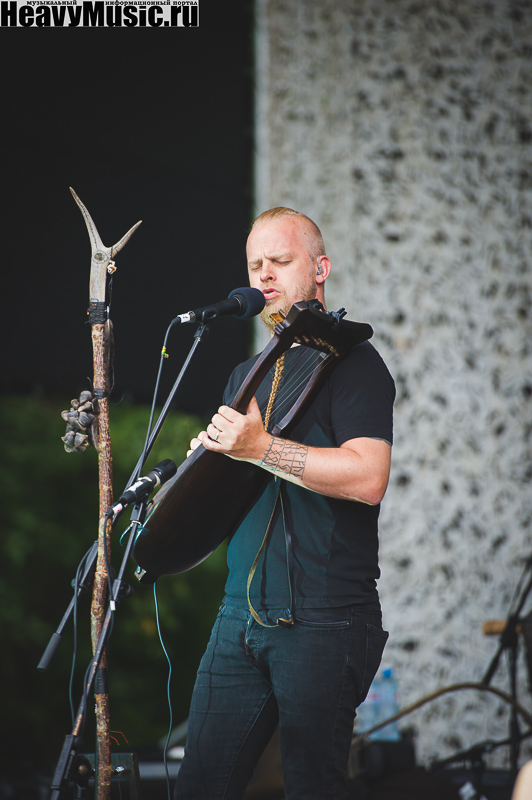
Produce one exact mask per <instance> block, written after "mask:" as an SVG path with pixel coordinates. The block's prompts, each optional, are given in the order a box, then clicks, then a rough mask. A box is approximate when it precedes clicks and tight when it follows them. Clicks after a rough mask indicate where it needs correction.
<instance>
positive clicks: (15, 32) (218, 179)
mask: <svg viewBox="0 0 532 800" xmlns="http://www.w3.org/2000/svg"><path fill="white" fill-rule="evenodd" d="M200 11H201V14H200V26H199V27H198V28H188V29H186V28H171V29H170V28H156V29H155V28H154V29H146V28H144V29H136V28H135V29H131V28H129V29H125V28H112V29H104V28H98V29H88V28H85V29H66V28H64V29H61V28H57V29H42V28H41V29H37V28H27V29H22V28H4V29H2V30H1V31H0V33H1V38H2V44H1V49H0V65H1V71H2V75H3V80H2V84H3V85H2V105H3V108H4V123H3V126H2V134H1V135H2V139H3V146H2V152H3V177H2V185H3V189H2V194H3V196H4V203H3V212H2V217H3V226H2V227H3V235H2V282H3V292H2V295H3V306H4V313H3V315H2V320H3V327H4V335H3V342H4V346H3V366H2V371H1V386H2V389H3V390H4V391H8V392H22V393H27V392H37V393H44V394H46V395H53V396H58V395H59V396H64V397H65V400H69V399H70V398H71V397H73V396H75V395H77V394H78V393H79V391H80V390H81V389H83V388H86V386H87V380H86V378H87V376H89V375H92V362H91V345H90V335H89V328H88V327H87V325H86V324H85V322H86V309H87V305H88V296H89V273H90V254H91V251H90V242H89V237H88V234H87V230H86V228H85V223H84V221H83V217H82V215H81V213H80V211H79V209H78V207H77V206H76V204H75V203H74V200H73V199H72V197H71V194H70V192H69V189H68V187H69V186H72V187H73V188H74V189H75V191H76V192H77V194H78V195H79V196H80V198H81V200H82V201H83V202H84V203H85V205H86V206H87V208H88V210H89V212H90V214H91V215H92V217H93V220H94V222H95V224H96V226H97V228H98V231H99V233H100V236H101V238H102V240H103V242H104V244H105V245H106V246H110V245H111V244H114V243H115V242H116V241H118V240H119V239H120V238H121V237H122V236H123V234H124V233H125V232H126V231H127V230H128V229H129V228H130V227H131V226H132V225H133V224H134V223H135V222H137V221H138V220H139V219H142V220H143V222H142V225H141V226H140V228H139V229H138V231H137V232H136V233H135V234H134V236H133V237H132V239H131V240H130V241H129V243H128V244H127V245H126V246H125V248H124V249H123V250H122V252H121V253H120V254H119V255H118V256H117V258H116V264H117V272H116V274H115V277H114V281H113V302H112V307H111V318H112V320H113V323H114V328H115V350H116V352H115V390H114V392H113V398H114V401H115V402H119V401H121V400H122V401H131V402H139V401H142V402H146V401H149V400H150V399H151V395H152V390H153V384H154V379H155V374H156V371H157V366H158V361H159V354H160V351H161V346H162V343H163V338H164V333H165V331H166V328H167V326H168V324H169V322H170V320H171V319H172V318H173V317H174V316H176V314H178V313H182V312H185V311H187V310H189V309H190V308H194V307H197V306H202V305H205V304H207V303H210V302H214V301H216V300H219V299H222V298H224V297H226V296H227V294H228V293H229V292H230V291H231V290H232V289H233V288H235V287H238V286H242V285H246V270H245V255H244V243H245V237H246V233H247V229H248V227H249V222H250V213H251V212H250V208H251V181H252V178H251V172H252V170H251V159H252V118H253V113H252V83H253V81H252V34H253V20H252V13H251V11H252V4H251V3H249V2H245V1H244V2H243V1H242V0H239V1H238V2H233V3H232V4H230V5H229V6H228V4H226V3H220V2H217V1H216V0H202V2H201V4H200ZM194 331H195V326H192V325H187V326H182V327H181V328H179V327H176V328H174V332H173V333H172V336H171V339H170V343H169V348H168V350H169V353H170V359H169V361H168V362H167V363H166V367H165V376H166V383H165V388H168V387H169V386H170V385H171V383H172V382H173V380H174V378H175V376H176V375H177V373H178V371H179V368H180V367H181V364H182V362H183V360H184V358H185V354H186V353H187V352H188V349H189V347H190V345H191V344H192V341H193V333H194ZM250 338H251V326H250V323H244V322H241V321H238V320H235V319H225V320H218V321H216V322H215V323H213V326H212V329H211V335H210V337H209V340H208V341H207V342H206V343H205V344H204V345H202V346H201V348H200V352H199V353H198V354H197V356H196V358H195V360H194V364H193V367H192V369H191V371H190V373H189V374H188V376H187V379H186V382H185V384H184V386H183V389H182V391H181V393H180V395H179V397H178V402H177V407H178V408H181V409H183V410H187V411H197V412H201V413H209V412H210V411H211V410H212V409H213V408H215V407H216V405H217V404H218V401H219V398H220V394H221V391H222V389H223V385H224V383H225V380H226V378H227V376H228V374H229V372H230V370H231V368H232V367H233V366H234V364H236V363H238V362H239V361H241V360H242V358H244V357H247V355H248V354H249V352H248V351H249V342H250Z"/></svg>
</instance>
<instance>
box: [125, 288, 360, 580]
mask: <svg viewBox="0 0 532 800" xmlns="http://www.w3.org/2000/svg"><path fill="white" fill-rule="evenodd" d="M344 313H345V311H344V310H343V309H342V310H341V311H339V312H336V313H330V312H327V311H325V310H323V306H321V303H319V301H317V300H311V301H307V302H300V303H295V304H294V305H293V306H292V308H291V309H290V311H289V313H288V314H287V316H286V318H285V319H283V320H282V321H281V322H279V323H278V324H277V325H276V327H275V329H274V332H273V336H272V338H271V340H270V342H269V343H268V345H267V346H266V347H265V349H264V350H263V351H262V353H261V354H260V356H259V358H258V359H257V360H256V361H255V363H254V364H253V366H252V368H251V369H250V371H249V373H248V375H247V376H246V378H245V379H244V381H243V383H242V385H241V386H240V388H239V389H238V391H237V393H236V395H235V397H234V398H233V400H232V402H231V408H234V409H236V410H237V411H239V412H240V413H242V414H245V413H246V411H247V408H248V405H249V402H250V400H251V399H252V397H253V396H254V395H256V393H257V390H258V388H259V387H260V385H261V383H262V381H263V380H264V378H265V376H266V375H267V373H268V371H269V370H270V368H271V367H272V365H273V364H274V363H275V362H276V361H277V359H278V358H279V357H280V356H281V355H282V354H283V353H285V352H286V351H287V350H289V348H291V347H292V345H293V344H298V345H302V347H301V354H302V357H303V356H305V355H306V354H310V358H309V357H306V358H305V359H303V360H304V361H305V363H306V364H307V374H306V375H304V379H303V380H300V381H299V384H300V385H299V389H298V390H297V392H296V393H295V396H296V399H295V401H294V402H293V404H292V405H291V407H290V408H289V410H288V411H287V412H286V413H285V414H284V416H283V417H282V419H281V420H280V422H278V423H277V424H276V425H275V426H274V428H273V430H272V431H271V432H272V434H273V435H274V436H281V435H282V436H283V437H286V436H287V435H288V434H289V432H290V430H291V429H292V428H293V427H294V426H295V424H296V423H297V422H298V421H299V420H300V419H301V417H302V416H303V414H304V413H305V410H306V409H307V408H308V407H309V405H310V403H312V400H313V398H314V397H315V395H316V394H317V392H318V391H319V389H320V388H321V387H322V385H323V383H324V381H325V379H326V378H327V376H328V375H329V373H330V372H331V370H332V369H333V368H334V366H335V364H336V363H337V362H338V361H339V359H341V358H342V357H343V356H345V355H346V354H347V353H348V352H349V351H350V350H351V348H352V347H354V346H355V345H357V344H360V343H361V342H364V341H367V340H368V339H370V338H371V336H372V335H373V329H372V328H371V326H370V325H367V324H366V323H362V322H351V321H348V320H344V319H342V316H343V314H344ZM298 355H299V353H298ZM309 373H310V374H309ZM293 399H294V397H293V396H292V397H290V398H288V402H289V403H292V400H293ZM257 400H258V402H259V407H260V408H261V412H262V413H264V411H263V407H261V401H260V399H259V397H258V396H257ZM284 402H285V403H287V401H286V399H285V401H284ZM287 404H288V403H287ZM269 480H271V474H270V473H269V472H267V471H266V470H264V469H261V468H260V467H258V466H257V465H255V464H250V463H248V462H246V461H237V460H235V459H232V458H229V457H227V456H226V455H224V454H222V453H213V452H212V451H210V450H207V449H206V448H205V447H203V445H199V446H198V447H197V448H196V450H194V452H193V453H192V454H191V455H190V456H189V457H188V458H187V459H186V460H185V461H184V462H183V463H182V464H181V466H180V467H179V469H178V471H177V473H176V474H175V476H174V477H173V478H172V479H171V480H169V481H168V482H167V483H166V484H165V485H164V486H163V487H162V488H161V489H160V490H159V492H158V493H157V494H156V495H155V497H154V500H153V504H152V505H151V506H150V508H149V509H148V516H147V518H146V521H145V523H144V527H143V529H142V531H141V533H140V534H139V535H138V536H137V539H136V541H135V544H134V546H133V550H132V555H133V558H134V560H135V561H136V563H137V564H138V567H137V570H136V573H135V575H136V577H137V578H138V580H140V581H141V582H142V583H154V582H155V581H156V580H157V578H158V577H159V576H160V575H173V574H175V573H179V572H186V571H187V570H189V569H192V567H195V566H196V565H197V564H199V563H200V562H201V561H203V560H204V559H206V558H207V557H208V556H209V555H210V554H211V553H212V552H213V551H214V550H215V549H216V548H217V547H218V546H219V545H220V544H221V543H222V542H223V540H224V539H225V538H226V537H227V536H229V535H231V534H232V533H233V532H234V531H235V530H236V529H237V527H238V526H239V524H240V523H241V521H242V520H243V519H244V517H245V515H246V514H247V512H248V511H249V509H250V508H251V506H252V505H253V503H254V501H255V499H256V498H257V497H258V496H259V494H260V492H261V491H262V490H263V488H264V486H265V485H266V483H267V482H268V481H269Z"/></svg>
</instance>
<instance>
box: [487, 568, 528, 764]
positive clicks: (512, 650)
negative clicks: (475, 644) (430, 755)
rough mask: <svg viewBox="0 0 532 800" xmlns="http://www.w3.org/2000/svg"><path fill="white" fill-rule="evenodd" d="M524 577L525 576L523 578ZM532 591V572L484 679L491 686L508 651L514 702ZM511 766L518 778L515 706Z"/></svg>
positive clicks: (508, 619) (511, 741)
mask: <svg viewBox="0 0 532 800" xmlns="http://www.w3.org/2000/svg"><path fill="white" fill-rule="evenodd" d="M531 568H532V558H528V559H527V562H526V567H525V573H524V575H526V573H527V572H529V571H530V570H531ZM523 577H524V576H523ZM531 589H532V572H531V574H530V576H529V579H528V583H527V584H526V586H525V587H524V589H523V590H522V592H521V597H520V598H519V601H518V603H517V608H516V610H515V611H514V613H513V614H510V616H509V617H508V618H507V620H506V625H505V626H504V630H503V632H502V633H501V635H500V637H499V647H498V649H497V652H496V653H495V655H494V656H493V659H492V661H491V664H490V665H489V667H488V669H487V670H486V673H485V675H484V677H483V678H482V681H481V682H482V683H484V684H486V686H489V684H490V683H491V680H492V678H493V676H494V675H495V673H496V671H497V668H498V666H499V661H500V660H501V656H502V654H503V653H504V652H505V651H506V650H507V651H508V661H509V667H508V668H509V674H510V695H511V696H512V698H513V699H514V700H517V654H518V650H519V638H518V625H519V624H520V620H519V614H520V613H521V611H522V609H523V606H524V604H525V602H526V599H527V597H528V595H529V594H530V590H531ZM530 680H532V676H530V675H529V681H530ZM509 738H510V764H511V770H512V774H513V777H514V779H515V778H516V777H517V772H518V770H519V750H520V744H521V740H522V739H523V738H524V737H523V736H522V735H521V732H520V729H519V717H518V714H517V709H516V707H515V706H512V711H511V715H510V737H509Z"/></svg>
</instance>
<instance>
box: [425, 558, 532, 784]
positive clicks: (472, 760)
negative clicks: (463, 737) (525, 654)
mask: <svg viewBox="0 0 532 800" xmlns="http://www.w3.org/2000/svg"><path fill="white" fill-rule="evenodd" d="M531 568H532V557H529V558H528V559H527V561H526V565H525V571H524V574H523V577H522V578H521V581H522V580H523V579H524V577H525V575H526V573H527V572H528V571H530V570H531ZM521 581H520V583H521ZM531 589H532V574H531V575H530V577H529V579H528V583H527V584H526V586H525V588H524V589H523V590H522V592H521V596H520V597H519V601H518V603H517V608H516V610H515V611H514V612H513V613H511V614H510V615H509V616H508V617H507V619H506V621H505V626H504V629H503V631H502V633H501V634H500V637H499V647H498V649H497V652H496V653H495V655H494V656H493V658H492V660H491V663H490V665H489V666H488V669H487V670H486V672H485V674H484V677H483V678H482V680H481V682H480V683H481V684H484V685H485V686H489V685H490V683H491V681H492V678H493V676H494V675H495V673H496V672H497V669H498V666H499V662H500V660H501V657H502V655H503V653H504V652H505V651H506V650H507V651H508V659H509V673H510V695H511V697H512V699H513V700H515V701H517V655H518V650H519V639H518V633H519V626H520V625H521V624H522V620H520V618H519V614H520V613H521V611H522V609H523V606H524V604H525V602H526V599H527V597H528V595H529V594H530V591H531ZM529 668H530V665H529ZM529 684H530V685H531V686H532V673H531V674H529ZM530 735H532V730H529V731H525V732H524V733H521V731H520V728H519V718H518V712H517V708H516V706H515V705H512V710H511V712H510V725H509V736H508V738H507V739H505V740H504V741H500V742H493V741H486V742H481V743H480V744H477V745H474V746H473V747H470V748H469V749H468V750H465V751H462V752H459V753H455V754H454V755H451V756H449V757H448V758H445V759H443V760H439V761H434V762H433V763H432V764H431V768H432V769H440V768H441V767H445V766H447V765H448V764H452V763H459V762H468V763H469V764H470V765H471V767H472V769H473V771H474V774H475V783H476V786H475V789H476V790H477V792H479V793H480V792H481V790H482V777H483V773H484V771H485V763H484V755H485V754H486V753H491V752H492V751H493V750H495V749H496V748H498V747H503V746H508V747H509V749H510V767H511V769H510V775H511V779H512V786H513V783H514V782H515V779H516V777H517V773H518V771H519V750H520V744H521V742H522V741H523V740H524V739H526V738H528V737H529V736H530Z"/></svg>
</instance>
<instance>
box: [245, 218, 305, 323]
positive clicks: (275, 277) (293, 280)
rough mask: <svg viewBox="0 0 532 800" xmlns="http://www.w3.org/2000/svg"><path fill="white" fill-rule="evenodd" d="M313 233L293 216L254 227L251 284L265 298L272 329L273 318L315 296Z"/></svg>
mask: <svg viewBox="0 0 532 800" xmlns="http://www.w3.org/2000/svg"><path fill="white" fill-rule="evenodd" d="M310 236H311V233H310V231H308V229H307V227H306V226H305V224H304V223H303V222H302V221H301V220H300V219H298V218H297V217H293V216H286V217H280V218H279V219H276V220H271V221H270V222H265V223H263V224H262V225H258V226H257V227H256V228H254V229H253V230H252V231H251V233H250V235H249V238H248V242H247V248H246V251H247V258H248V273H249V285H250V286H252V287H253V288H255V289H260V291H261V292H262V293H263V295H264V297H265V298H266V305H265V307H264V310H263V311H262V313H261V315H260V316H261V319H262V321H263V322H264V324H265V325H266V326H267V327H268V328H270V329H273V328H274V327H275V322H273V321H272V320H271V318H270V315H271V314H273V313H275V312H277V311H282V312H283V313H284V314H285V315H286V314H288V312H289V311H290V309H291V307H292V306H293V304H294V303H297V302H299V301H301V300H313V299H314V298H315V297H316V290H317V284H316V265H315V264H314V263H313V261H312V259H311V257H310V256H309V245H310Z"/></svg>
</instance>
